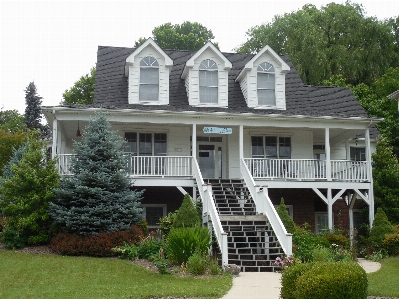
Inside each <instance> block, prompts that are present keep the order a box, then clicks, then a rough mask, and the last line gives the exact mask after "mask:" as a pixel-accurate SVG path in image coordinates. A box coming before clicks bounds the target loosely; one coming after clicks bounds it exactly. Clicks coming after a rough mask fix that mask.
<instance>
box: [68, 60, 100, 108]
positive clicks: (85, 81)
mask: <svg viewBox="0 0 399 299" xmlns="http://www.w3.org/2000/svg"><path fill="white" fill-rule="evenodd" d="M95 78H96V68H95V67H93V68H91V70H90V73H88V74H86V75H84V76H82V77H80V79H79V80H78V81H76V82H75V83H74V85H73V86H72V87H71V88H70V89H69V90H68V89H67V90H65V92H64V93H63V94H62V98H63V100H62V102H61V105H73V104H92V103H93V99H94V83H95Z"/></svg>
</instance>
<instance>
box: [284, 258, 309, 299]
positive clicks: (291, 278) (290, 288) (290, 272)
mask: <svg viewBox="0 0 399 299" xmlns="http://www.w3.org/2000/svg"><path fill="white" fill-rule="evenodd" d="M312 266H313V265H312V264H311V263H304V264H301V263H299V264H297V265H295V266H294V267H290V268H288V269H287V271H284V272H283V274H282V276H281V292H280V296H281V298H283V299H296V296H295V290H296V282H297V280H298V278H299V277H300V276H302V275H303V274H304V273H306V272H307V271H309V269H310V268H311V267H312Z"/></svg>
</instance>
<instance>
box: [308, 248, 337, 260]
mask: <svg viewBox="0 0 399 299" xmlns="http://www.w3.org/2000/svg"><path fill="white" fill-rule="evenodd" d="M312 256H313V261H314V262H331V261H333V260H334V257H333V253H332V252H331V250H330V249H328V248H326V247H320V246H318V247H316V248H314V249H313V252H312Z"/></svg>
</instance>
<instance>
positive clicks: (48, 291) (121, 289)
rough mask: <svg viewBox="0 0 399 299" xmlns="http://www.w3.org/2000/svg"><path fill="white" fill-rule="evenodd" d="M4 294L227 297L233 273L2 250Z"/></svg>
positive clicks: (12, 297)
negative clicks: (198, 273)
mask: <svg viewBox="0 0 399 299" xmlns="http://www.w3.org/2000/svg"><path fill="white" fill-rule="evenodd" d="M0 260H1V268H2V271H3V273H6V274H5V275H2V278H1V280H0V286H1V287H0V297H1V298H8V299H19V298H42V299H50V298H74V299H87V298H96V299H110V298H131V299H142V298H166V297H175V298H179V297H180V298H182V297H186V298H221V297H222V296H223V295H224V294H225V293H226V292H227V291H228V290H229V289H230V288H231V285H232V277H231V276H230V275H223V276H214V277H206V278H204V279H202V278H197V277H179V276H175V275H159V274H158V273H155V272H152V271H149V270H147V269H145V268H144V267H141V266H138V265H135V264H133V263H129V262H126V261H124V260H119V259H108V258H105V259H104V258H101V259H100V258H92V257H70V256H59V255H54V254H51V255H47V254H27V253H20V252H9V251H1V250H0Z"/></svg>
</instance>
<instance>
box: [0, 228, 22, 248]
mask: <svg viewBox="0 0 399 299" xmlns="http://www.w3.org/2000/svg"><path fill="white" fill-rule="evenodd" d="M1 239H2V241H3V243H4V247H5V248H7V249H19V248H24V247H25V244H26V242H27V239H26V237H25V236H24V234H23V232H20V231H17V230H16V229H15V228H14V227H8V228H7V227H6V229H4V233H2V238H1Z"/></svg>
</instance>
